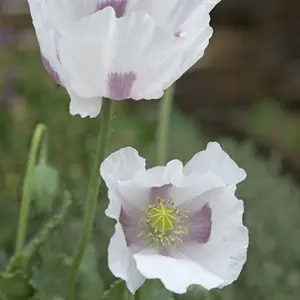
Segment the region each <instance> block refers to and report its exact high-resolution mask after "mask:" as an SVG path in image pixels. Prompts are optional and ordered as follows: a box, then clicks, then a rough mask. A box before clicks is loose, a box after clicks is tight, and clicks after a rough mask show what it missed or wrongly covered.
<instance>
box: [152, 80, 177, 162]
mask: <svg viewBox="0 0 300 300" xmlns="http://www.w3.org/2000/svg"><path fill="white" fill-rule="evenodd" d="M174 91H175V85H172V86H171V87H169V88H168V89H167V90H166V91H165V94H164V97H163V98H162V100H161V108H160V116H159V124H158V131H157V152H156V160H157V164H158V165H164V164H165V163H166V156H167V144H168V138H167V137H168V131H169V121H170V117H171V114H172V106H173V96H174Z"/></svg>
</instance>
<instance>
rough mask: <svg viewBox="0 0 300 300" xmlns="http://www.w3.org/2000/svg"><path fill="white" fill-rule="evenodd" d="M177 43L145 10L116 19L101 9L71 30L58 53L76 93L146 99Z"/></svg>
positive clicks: (171, 67) (157, 92)
mask: <svg viewBox="0 0 300 300" xmlns="http://www.w3.org/2000/svg"><path fill="white" fill-rule="evenodd" d="M178 43H180V42H178V41H177V40H176V38H175V37H173V36H170V35H169V34H168V33H167V32H165V31H164V29H163V28H160V27H158V26H156V24H155V23H154V22H153V20H152V19H151V18H150V17H149V16H148V15H147V14H146V13H142V12H137V13H131V14H130V15H127V16H125V17H123V18H116V16H115V12H114V10H113V9H112V8H111V7H106V8H105V9H103V10H101V11H98V12H97V13H96V14H94V15H92V16H90V17H89V18H84V19H82V20H81V21H79V22H78V23H77V24H76V25H75V26H74V27H73V28H72V30H71V31H70V32H69V33H68V34H67V35H66V36H65V37H64V39H62V40H61V43H60V47H59V49H60V50H59V56H60V60H61V63H62V65H63V66H64V69H65V71H66V72H67V76H68V78H69V79H70V82H71V86H72V89H74V91H75V92H76V93H77V94H78V95H81V96H84V97H97V96H104V97H107V98H111V99H113V100H123V99H127V98H133V99H135V100H140V99H142V98H144V99H152V98H160V97H161V96H162V94H163V86H164V84H165V82H166V81H168V79H169V78H170V76H172V74H174V72H175V70H176V69H177V67H178V64H179V60H178V57H179V56H180V53H179V52H178V47H177V46H178Z"/></svg>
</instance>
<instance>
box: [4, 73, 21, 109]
mask: <svg viewBox="0 0 300 300" xmlns="http://www.w3.org/2000/svg"><path fill="white" fill-rule="evenodd" d="M0 77H1V78H0V80H1V81H2V82H1V85H0V108H9V107H11V106H13V105H14V104H15V103H16V93H15V91H14V89H15V85H16V81H17V77H16V74H14V73H13V72H11V71H8V72H5V71H4V72H2V74H0Z"/></svg>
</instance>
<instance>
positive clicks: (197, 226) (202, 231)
mask: <svg viewBox="0 0 300 300" xmlns="http://www.w3.org/2000/svg"><path fill="white" fill-rule="evenodd" d="M211 216H212V211H211V208H210V207H209V205H208V203H206V204H204V205H203V206H202V208H201V209H199V210H198V211H197V212H195V213H194V214H193V215H191V216H190V217H189V233H188V237H189V239H191V240H192V241H194V242H196V243H199V244H204V243H206V242H207V241H208V240H209V238H210V234H211V226H212V219H211Z"/></svg>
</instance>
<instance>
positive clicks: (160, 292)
mask: <svg viewBox="0 0 300 300" xmlns="http://www.w3.org/2000/svg"><path fill="white" fill-rule="evenodd" d="M138 294H139V299H140V300H173V299H174V298H173V293H172V292H170V291H169V290H167V289H166V288H165V287H164V286H163V285H162V283H161V282H160V281H159V280H147V281H146V282H145V283H144V284H143V286H142V287H141V288H140V289H139V291H138Z"/></svg>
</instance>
